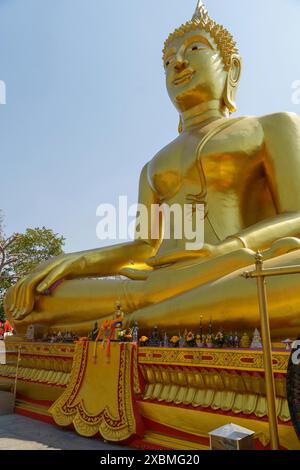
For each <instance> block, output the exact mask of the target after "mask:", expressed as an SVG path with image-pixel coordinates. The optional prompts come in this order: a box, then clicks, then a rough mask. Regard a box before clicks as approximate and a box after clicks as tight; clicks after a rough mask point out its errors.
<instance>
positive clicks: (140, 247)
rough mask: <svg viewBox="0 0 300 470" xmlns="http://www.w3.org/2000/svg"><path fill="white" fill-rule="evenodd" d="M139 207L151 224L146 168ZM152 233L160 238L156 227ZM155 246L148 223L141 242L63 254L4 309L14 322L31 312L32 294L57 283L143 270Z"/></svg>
mask: <svg viewBox="0 0 300 470" xmlns="http://www.w3.org/2000/svg"><path fill="white" fill-rule="evenodd" d="M139 203H140V204H143V205H144V206H145V207H146V208H147V214H148V217H149V221H151V205H152V204H156V203H157V197H156V195H155V193H154V191H153V190H152V188H151V187H150V184H149V182H148V177H147V166H146V167H145V168H144V169H143V171H142V173H141V178H140V190H139ZM156 233H158V234H160V227H158V230H156ZM159 243H160V240H159V239H155V240H152V238H151V223H148V231H147V233H146V234H145V236H144V238H141V237H140V236H138V235H136V239H135V240H134V241H132V242H129V243H124V244H120V245H114V246H110V247H104V248H99V249H96V250H91V251H84V252H80V253H72V254H67V255H63V256H60V257H58V258H54V259H52V260H49V261H47V262H46V263H44V264H43V265H41V266H38V267H37V268H36V269H35V270H34V271H33V272H31V273H30V274H29V275H28V276H27V277H25V278H24V279H21V280H20V281H19V282H18V283H17V284H16V286H15V287H14V288H13V293H12V295H11V296H10V298H11V299H12V303H11V305H9V306H8V308H9V310H10V312H12V313H13V315H14V317H15V318H16V319H18V318H19V319H20V318H23V317H24V316H26V315H27V314H28V313H30V312H31V311H32V309H33V306H34V301H35V294H36V293H38V294H43V293H44V292H45V291H47V290H48V289H50V288H51V287H52V286H53V285H54V284H56V282H58V281H61V280H64V279H74V278H84V277H105V276H113V275H117V274H120V271H121V270H122V269H123V268H126V267H129V266H130V267H132V266H133V265H134V266H135V268H137V269H139V268H144V267H145V265H146V260H147V258H149V257H151V256H154V255H155V253H156V251H157V249H158V246H159Z"/></svg>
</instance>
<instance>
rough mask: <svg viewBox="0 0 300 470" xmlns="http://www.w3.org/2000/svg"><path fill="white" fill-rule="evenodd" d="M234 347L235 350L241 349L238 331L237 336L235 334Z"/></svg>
mask: <svg viewBox="0 0 300 470" xmlns="http://www.w3.org/2000/svg"><path fill="white" fill-rule="evenodd" d="M233 347H234V348H239V347H240V337H239V335H238V332H237V331H236V332H235V334H234V338H233Z"/></svg>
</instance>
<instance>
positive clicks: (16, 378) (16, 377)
mask: <svg viewBox="0 0 300 470" xmlns="http://www.w3.org/2000/svg"><path fill="white" fill-rule="evenodd" d="M21 347H22V346H18V358H17V366H16V375H15V385H14V397H15V402H16V397H17V383H18V374H19V364H20V360H21Z"/></svg>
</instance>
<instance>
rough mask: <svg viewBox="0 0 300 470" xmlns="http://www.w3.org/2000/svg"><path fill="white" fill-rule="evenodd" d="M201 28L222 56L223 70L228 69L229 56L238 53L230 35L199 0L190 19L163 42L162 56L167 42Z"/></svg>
mask: <svg viewBox="0 0 300 470" xmlns="http://www.w3.org/2000/svg"><path fill="white" fill-rule="evenodd" d="M199 29H200V30H203V31H205V32H207V33H209V34H210V36H211V37H212V38H213V40H214V41H215V44H216V46H217V48H218V50H219V52H220V54H221V56H222V59H223V63H224V68H225V70H229V68H230V63H231V57H232V56H233V55H234V54H238V49H237V47H236V43H235V41H234V39H233V37H232V35H231V34H230V33H229V31H227V29H225V28H224V27H223V26H222V25H220V24H218V23H217V22H216V21H214V20H213V19H212V18H211V17H210V16H209V13H208V11H207V9H206V7H205V5H204V3H203V2H202V1H201V0H199V1H198V4H197V7H196V10H195V13H194V15H193V17H192V19H191V20H190V21H188V22H187V23H185V24H183V25H182V26H180V28H177V29H176V30H175V31H174V32H173V33H171V34H170V35H169V37H168V39H167V40H166V42H165V48H164V56H165V53H166V49H167V47H168V46H169V44H170V43H171V42H172V41H173V40H174V39H175V38H177V37H180V36H184V34H185V33H188V32H189V31H193V30H199Z"/></svg>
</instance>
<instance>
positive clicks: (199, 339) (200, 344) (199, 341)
mask: <svg viewBox="0 0 300 470" xmlns="http://www.w3.org/2000/svg"><path fill="white" fill-rule="evenodd" d="M196 346H197V348H200V349H201V348H205V336H204V335H197V336H196Z"/></svg>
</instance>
